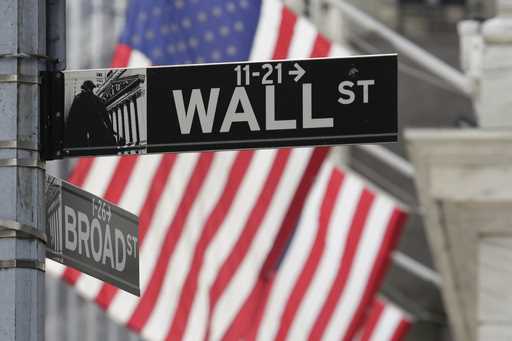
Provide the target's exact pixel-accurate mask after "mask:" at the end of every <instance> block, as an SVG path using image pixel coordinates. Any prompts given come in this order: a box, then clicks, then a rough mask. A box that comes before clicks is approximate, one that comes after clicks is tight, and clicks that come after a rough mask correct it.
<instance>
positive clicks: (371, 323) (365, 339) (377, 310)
mask: <svg viewBox="0 0 512 341" xmlns="http://www.w3.org/2000/svg"><path fill="white" fill-rule="evenodd" d="M383 311H384V304H383V303H382V301H380V300H378V299H376V300H375V301H374V302H373V306H372V310H371V314H370V316H368V320H366V322H365V327H364V331H363V334H362V335H361V340H360V341H370V340H371V336H372V334H373V333H374V332H375V327H377V325H378V322H379V319H380V318H381V316H382V312H383Z"/></svg>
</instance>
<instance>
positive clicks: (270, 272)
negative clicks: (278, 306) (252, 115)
mask: <svg viewBox="0 0 512 341" xmlns="http://www.w3.org/2000/svg"><path fill="white" fill-rule="evenodd" d="M329 150H330V149H329V148H327V147H321V148H315V149H314V151H313V154H312V155H311V158H310V160H309V162H308V165H307V166H306V169H305V171H304V175H303V176H302V178H301V180H300V183H299V185H298V186H297V190H296V191H295V194H294V196H293V199H292V200H291V201H290V204H289V206H288V209H287V213H286V216H285V218H284V219H283V223H282V224H281V227H280V228H279V233H278V235H277V237H276V241H275V242H274V245H273V247H272V249H271V250H270V252H269V255H268V257H267V259H266V260H265V263H264V264H263V266H262V267H261V270H260V274H259V276H258V278H259V280H258V281H257V282H256V283H255V285H254V287H253V288H252V290H251V293H250V294H249V295H248V297H247V298H246V300H245V302H244V304H243V305H242V308H241V310H240V311H239V312H238V314H237V316H236V317H235V318H234V319H233V322H232V323H231V326H230V327H229V329H228V330H227V332H226V335H227V334H229V335H240V337H239V338H241V337H242V336H243V337H245V339H246V340H253V339H254V338H255V337H256V333H257V331H258V329H259V325H260V324H261V320H262V317H263V312H264V311H265V306H266V303H267V300H268V296H269V293H270V289H271V288H272V283H273V278H274V275H275V270H276V268H277V265H278V263H279V260H280V258H281V257H282V255H283V253H284V252H285V250H286V246H287V244H288V242H289V240H290V238H291V236H292V235H293V232H294V231H295V227H296V225H297V222H298V220H299V217H300V214H301V212H302V209H303V207H304V202H305V200H306V197H307V195H308V194H309V192H310V190H311V186H312V185H313V182H314V180H315V178H316V176H317V174H318V172H319V170H320V167H321V166H322V164H323V162H324V160H325V158H326V157H327V154H328V152H329ZM235 339H236V338H235Z"/></svg>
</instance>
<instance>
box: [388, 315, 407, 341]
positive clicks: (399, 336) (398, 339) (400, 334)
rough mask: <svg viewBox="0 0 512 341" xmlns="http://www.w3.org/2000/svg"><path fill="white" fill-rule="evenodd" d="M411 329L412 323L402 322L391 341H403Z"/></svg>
mask: <svg viewBox="0 0 512 341" xmlns="http://www.w3.org/2000/svg"><path fill="white" fill-rule="evenodd" d="M409 328H411V321H408V320H402V321H400V323H399V324H398V327H397V328H396V330H395V332H394V333H393V336H392V337H391V341H402V340H403V339H404V337H405V334H407V332H408V331H409Z"/></svg>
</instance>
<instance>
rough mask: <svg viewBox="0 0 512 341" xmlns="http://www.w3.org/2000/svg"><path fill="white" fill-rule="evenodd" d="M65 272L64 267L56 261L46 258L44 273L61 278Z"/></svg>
mask: <svg viewBox="0 0 512 341" xmlns="http://www.w3.org/2000/svg"><path fill="white" fill-rule="evenodd" d="M64 270H66V267H65V266H64V265H62V264H60V263H57V262H56V261H53V260H51V259H49V258H46V272H47V273H49V274H51V275H52V276H55V277H60V276H62V273H63V272H64Z"/></svg>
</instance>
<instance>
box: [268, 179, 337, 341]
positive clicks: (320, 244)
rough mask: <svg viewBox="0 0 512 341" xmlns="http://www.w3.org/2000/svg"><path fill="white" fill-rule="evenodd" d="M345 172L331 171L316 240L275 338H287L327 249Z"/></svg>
mask: <svg viewBox="0 0 512 341" xmlns="http://www.w3.org/2000/svg"><path fill="white" fill-rule="evenodd" d="M344 176H345V175H344V174H343V173H342V172H341V171H340V170H338V169H334V170H333V171H332V173H331V176H330V179H329V182H328V184H327V188H326V193H325V197H324V200H323V202H322V206H321V207H320V214H319V219H318V220H319V221H318V232H317V234H316V239H315V242H314V244H313V246H312V248H311V250H310V253H309V256H308V258H307V260H306V262H305V264H304V267H303V269H302V271H301V273H300V275H299V277H298V279H297V281H296V282H295V285H294V287H293V289H292V292H291V293H290V295H289V296H288V300H287V301H286V305H285V309H284V310H283V313H282V315H281V323H280V325H279V329H278V331H277V334H276V337H275V340H285V339H286V337H287V335H288V331H289V329H290V325H291V324H292V322H293V320H294V318H295V314H296V312H297V309H298V308H299V306H300V304H301V302H302V299H303V297H304V294H305V293H306V291H307V289H308V287H309V285H310V283H311V280H312V279H313V276H314V275H315V272H316V270H317V267H318V264H319V262H320V259H321V258H322V255H323V253H324V250H325V239H326V236H327V231H328V229H329V224H330V221H331V216H332V212H333V209H334V206H335V203H336V200H337V197H338V194H339V190H340V188H341V184H342V182H343V180H344Z"/></svg>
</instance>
